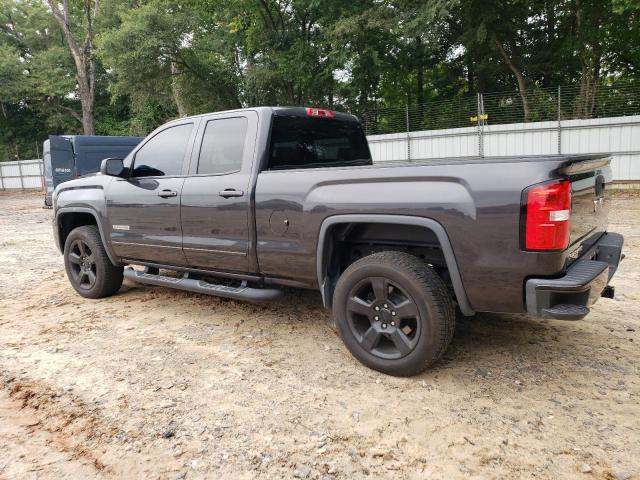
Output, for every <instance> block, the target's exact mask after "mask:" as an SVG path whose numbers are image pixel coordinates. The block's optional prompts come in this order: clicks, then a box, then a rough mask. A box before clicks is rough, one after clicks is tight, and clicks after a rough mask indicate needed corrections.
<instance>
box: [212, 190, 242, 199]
mask: <svg viewBox="0 0 640 480" xmlns="http://www.w3.org/2000/svg"><path fill="white" fill-rule="evenodd" d="M218 195H220V196H221V197H224V198H229V197H241V196H243V195H244V192H243V191H242V190H236V189H235V188H225V189H224V190H220V192H218Z"/></svg>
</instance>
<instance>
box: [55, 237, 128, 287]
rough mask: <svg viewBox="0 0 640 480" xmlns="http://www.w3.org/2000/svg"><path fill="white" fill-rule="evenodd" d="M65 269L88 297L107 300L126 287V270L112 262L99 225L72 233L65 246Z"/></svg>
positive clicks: (75, 284) (70, 279)
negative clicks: (124, 273)
mask: <svg viewBox="0 0 640 480" xmlns="http://www.w3.org/2000/svg"><path fill="white" fill-rule="evenodd" d="M64 267H65V270H66V271H67V277H68V278H69V282H71V285H72V286H73V288H74V289H75V291H76V292H78V293H79V294H80V295H81V296H83V297H85V298H104V297H109V296H111V295H113V294H114V293H116V292H117V291H118V290H119V289H120V287H121V286H122V270H123V268H122V267H116V266H115V265H113V263H111V260H109V257H108V256H107V252H106V251H105V249H104V245H103V244H102V239H101V238H100V232H99V231H98V227H97V226H95V225H84V226H82V227H77V228H75V229H73V230H72V231H71V233H70V234H69V235H68V236H67V239H66V240H65V243H64Z"/></svg>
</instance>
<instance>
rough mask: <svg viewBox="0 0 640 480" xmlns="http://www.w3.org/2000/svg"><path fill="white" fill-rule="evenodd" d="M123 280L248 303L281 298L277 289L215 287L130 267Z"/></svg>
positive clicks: (202, 281) (193, 280) (197, 281)
mask: <svg viewBox="0 0 640 480" xmlns="http://www.w3.org/2000/svg"><path fill="white" fill-rule="evenodd" d="M123 275H124V278H128V279H129V280H133V281H134V282H138V283H146V284H149V285H157V286H160V287H169V288H177V289H178V290H186V291H188V292H195V293H204V294H205V295H215V296H216V297H225V298H233V299H234V300H245V301H249V302H269V301H271V300H277V299H278V298H280V297H281V296H282V290H280V289H278V288H252V287H248V286H247V282H246V281H243V282H242V283H241V284H240V286H239V287H229V286H227V285H216V284H215V283H209V282H205V281H204V280H196V279H194V278H189V277H188V276H186V275H185V276H184V277H167V276H164V275H159V274H153V273H149V272H148V271H147V270H145V271H139V270H134V269H133V268H131V267H126V268H125V269H124V272H123Z"/></svg>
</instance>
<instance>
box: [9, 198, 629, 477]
mask: <svg viewBox="0 0 640 480" xmlns="http://www.w3.org/2000/svg"><path fill="white" fill-rule="evenodd" d="M41 203H42V200H41V196H40V195H39V194H26V193H20V194H16V193H13V194H8V193H4V194H0V264H1V265H2V269H0V287H1V288H0V478H6V479H31V478H44V479H60V478H73V479H77V478H144V479H149V478H169V479H171V478H187V479H189V478H232V479H248V478H293V477H297V478H310V479H311V478H314V479H315V478H317V479H327V480H328V479H331V478H335V479H359V478H400V479H404V478H406V479H423V478H436V479H437V478H442V479H452V478H499V479H504V478H509V479H511V478H531V477H537V478H549V479H555V478H585V479H587V478H600V479H616V480H622V479H632V478H633V479H636V478H640V375H639V374H640V371H639V370H640V368H639V367H640V351H639V348H638V347H639V342H640V335H639V332H640V303H639V302H638V300H639V296H640V196H637V195H636V196H629V195H620V196H618V197H616V198H615V199H614V204H615V208H614V209H613V218H612V219H611V230H613V231H617V232H620V233H622V234H624V235H625V237H626V254H627V258H626V259H625V260H624V262H623V264H622V266H621V268H620V269H619V271H618V274H617V276H616V277H615V281H614V282H613V283H614V284H615V286H616V288H617V296H616V299H615V300H608V299H601V300H600V301H599V302H598V304H597V305H596V306H595V308H594V309H593V312H592V313H591V315H589V316H588V317H587V318H586V319H585V320H583V321H580V322H561V321H540V320H532V319H528V318H525V317H524V316H517V315H488V314H480V315H477V316H476V317H474V318H459V321H458V324H457V327H456V334H455V337H454V339H453V343H452V344H451V347H450V349H449V351H448V352H447V354H446V355H445V358H444V360H443V361H441V362H440V363H438V364H437V365H436V366H435V367H434V368H432V369H430V370H429V371H427V372H425V373H423V374H422V375H419V376H417V377H414V378H409V379H399V378H393V377H388V376H385V375H382V374H379V373H377V372H374V371H371V370H368V369H367V368H365V367H363V366H362V365H360V364H359V363H358V362H356V361H355V360H354V359H353V358H352V357H351V356H350V355H349V353H348V352H347V351H346V349H345V348H344V347H343V345H342V343H341V341H340V339H339V338H338V337H337V336H336V335H335V334H334V332H333V330H332V328H331V327H330V323H329V312H328V311H325V310H324V309H323V308H322V307H321V305H320V299H319V296H318V295H317V294H315V293H313V292H295V291H291V292H289V293H288V294H287V297H286V299H285V300H284V301H283V302H281V303H278V304H270V305H265V306H254V305H248V304H243V303H239V302H235V301H230V300H223V299H217V298H214V297H207V296H202V295H194V294H189V293H185V292H178V291H171V290H167V289H164V288H160V287H157V288H156V287H150V286H136V285H133V284H128V283H125V285H124V286H123V288H122V290H121V292H120V293H119V294H118V295H116V296H114V297H112V298H109V299H106V300H99V301H90V300H85V299H83V298H81V297H79V296H78V295H77V294H76V293H75V292H74V291H73V289H72V288H71V286H70V285H69V284H68V282H67V279H66V277H65V273H64V269H63V263H62V257H61V256H60V255H59V254H58V253H57V251H56V250H55V247H54V244H53V239H52V234H51V215H52V213H51V211H50V210H43V209H41V208H40V206H41Z"/></svg>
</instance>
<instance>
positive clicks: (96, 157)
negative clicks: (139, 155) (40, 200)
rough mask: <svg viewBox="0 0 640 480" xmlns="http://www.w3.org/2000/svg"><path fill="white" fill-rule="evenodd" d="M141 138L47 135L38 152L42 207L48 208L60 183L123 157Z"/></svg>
mask: <svg viewBox="0 0 640 480" xmlns="http://www.w3.org/2000/svg"><path fill="white" fill-rule="evenodd" d="M142 138H143V137H103V136H98V135H49V139H48V140H45V141H44V145H43V148H42V155H43V159H44V191H45V194H44V204H45V206H47V207H50V206H51V195H52V194H53V190H54V189H55V188H56V187H57V186H58V185H60V184H61V183H62V182H66V181H68V180H73V179H74V178H78V177H81V176H83V175H88V174H91V173H97V172H98V171H100V162H102V160H103V159H105V158H108V157H120V158H124V157H126V156H127V154H128V153H129V152H130V151H131V150H132V149H133V147H135V146H136V145H137V144H138V143H140V141H141V140H142Z"/></svg>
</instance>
